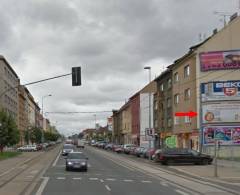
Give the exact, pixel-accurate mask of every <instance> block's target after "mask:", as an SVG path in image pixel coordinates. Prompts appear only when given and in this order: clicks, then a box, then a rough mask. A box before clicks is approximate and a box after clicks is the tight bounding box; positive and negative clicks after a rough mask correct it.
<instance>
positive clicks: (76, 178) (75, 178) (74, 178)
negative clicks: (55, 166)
mask: <svg viewBox="0 0 240 195" xmlns="http://www.w3.org/2000/svg"><path fill="white" fill-rule="evenodd" d="M72 179H73V180H81V179H82V178H81V177H73V178H72Z"/></svg>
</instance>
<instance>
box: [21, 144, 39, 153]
mask: <svg viewBox="0 0 240 195" xmlns="http://www.w3.org/2000/svg"><path fill="white" fill-rule="evenodd" d="M17 150H18V151H20V152H35V151H37V146H36V145H25V146H22V147H19V148H18V149H17Z"/></svg>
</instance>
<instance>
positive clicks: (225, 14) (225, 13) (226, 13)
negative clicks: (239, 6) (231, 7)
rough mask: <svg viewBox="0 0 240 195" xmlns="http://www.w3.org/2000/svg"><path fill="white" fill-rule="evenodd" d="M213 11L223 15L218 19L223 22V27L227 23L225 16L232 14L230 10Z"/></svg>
mask: <svg viewBox="0 0 240 195" xmlns="http://www.w3.org/2000/svg"><path fill="white" fill-rule="evenodd" d="M239 2H240V1H239ZM213 13H214V14H216V15H218V16H222V17H223V19H220V21H221V22H223V24H224V27H225V26H226V25H227V17H230V16H231V15H232V14H231V13H230V12H220V11H214V12H213Z"/></svg>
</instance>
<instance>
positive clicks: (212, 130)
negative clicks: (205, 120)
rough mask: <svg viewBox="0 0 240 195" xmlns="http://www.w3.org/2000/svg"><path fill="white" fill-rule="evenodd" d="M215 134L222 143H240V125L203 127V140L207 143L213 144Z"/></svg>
mask: <svg viewBox="0 0 240 195" xmlns="http://www.w3.org/2000/svg"><path fill="white" fill-rule="evenodd" d="M214 136H216V139H217V140H218V141H219V142H220V145H240V126H211V127H203V141H204V144H205V145H213V144H214V138H215V137H214Z"/></svg>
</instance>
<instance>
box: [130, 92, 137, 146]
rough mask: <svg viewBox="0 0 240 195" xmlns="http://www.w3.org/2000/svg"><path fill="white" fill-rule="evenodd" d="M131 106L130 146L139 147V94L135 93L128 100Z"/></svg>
mask: <svg viewBox="0 0 240 195" xmlns="http://www.w3.org/2000/svg"><path fill="white" fill-rule="evenodd" d="M129 101H130V104H131V118H132V122H131V124H132V132H131V136H132V137H131V139H132V144H135V145H137V146H139V144H140V94H139V92H137V93H136V94H134V95H133V96H132V97H130V99H129Z"/></svg>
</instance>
